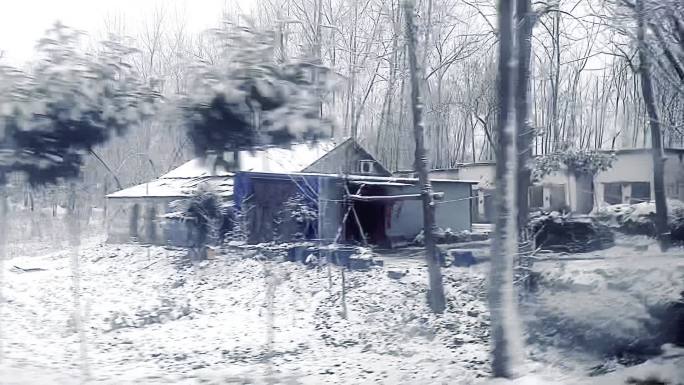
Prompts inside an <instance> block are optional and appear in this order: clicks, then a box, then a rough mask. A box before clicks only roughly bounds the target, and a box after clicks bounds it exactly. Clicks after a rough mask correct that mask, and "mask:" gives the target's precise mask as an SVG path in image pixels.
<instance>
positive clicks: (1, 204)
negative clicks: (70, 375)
mask: <svg viewBox="0 0 684 385" xmlns="http://www.w3.org/2000/svg"><path fill="white" fill-rule="evenodd" d="M5 189H6V187H5V174H4V173H3V172H2V171H0V322H2V304H3V303H4V302H5V300H4V297H3V296H2V287H3V286H4V282H3V281H4V271H5V258H6V254H7V238H8V237H7V229H9V226H8V225H7V221H8V220H9V218H10V216H9V215H8V212H7V211H8V204H7V192H6V190H5ZM3 341H4V337H3V330H2V326H1V325H0V364H2V361H3V358H4V356H5V347H4V344H3Z"/></svg>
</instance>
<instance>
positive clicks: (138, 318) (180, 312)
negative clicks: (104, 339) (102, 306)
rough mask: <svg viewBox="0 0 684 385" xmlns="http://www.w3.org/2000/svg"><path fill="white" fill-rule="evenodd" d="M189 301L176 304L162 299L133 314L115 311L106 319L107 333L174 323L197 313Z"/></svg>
mask: <svg viewBox="0 0 684 385" xmlns="http://www.w3.org/2000/svg"><path fill="white" fill-rule="evenodd" d="M195 311H196V309H194V308H193V307H192V306H191V305H190V302H189V301H186V302H182V303H176V302H175V301H173V300H171V299H167V298H162V299H161V301H160V303H159V304H156V305H153V306H152V307H151V308H139V309H136V310H135V311H133V312H130V313H129V312H125V311H113V312H112V313H111V314H109V316H107V317H105V319H104V322H105V324H106V326H105V331H108V332H110V331H114V330H118V329H124V328H141V327H144V326H147V325H152V324H159V323H164V322H167V321H174V320H177V319H179V318H182V317H185V316H188V315H190V314H191V313H193V312H195Z"/></svg>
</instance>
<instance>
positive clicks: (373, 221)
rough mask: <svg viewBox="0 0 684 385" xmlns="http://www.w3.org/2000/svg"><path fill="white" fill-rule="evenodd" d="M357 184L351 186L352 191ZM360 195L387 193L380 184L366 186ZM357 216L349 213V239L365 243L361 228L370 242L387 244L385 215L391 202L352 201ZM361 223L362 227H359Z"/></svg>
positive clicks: (347, 225) (347, 236)
mask: <svg viewBox="0 0 684 385" xmlns="http://www.w3.org/2000/svg"><path fill="white" fill-rule="evenodd" d="M355 190H356V188H355V186H351V188H350V191H355ZM360 195H367V196H369V195H372V196H382V195H386V193H385V190H384V189H383V188H382V187H380V186H364V187H363V189H362V190H361V193H360ZM351 204H352V205H353V207H354V211H356V214H357V215H358V222H357V218H356V217H355V216H354V213H353V212H350V213H349V216H348V217H347V221H346V222H345V234H346V239H347V241H352V242H358V243H363V237H362V236H361V229H363V233H364V234H365V236H366V241H367V242H368V243H370V244H374V245H379V246H385V245H386V244H387V233H386V232H385V216H386V213H387V210H388V207H391V206H389V205H391V203H389V202H386V201H375V202H360V201H354V202H352V203H351ZM359 225H360V226H361V229H359Z"/></svg>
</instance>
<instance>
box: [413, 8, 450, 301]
mask: <svg viewBox="0 0 684 385" xmlns="http://www.w3.org/2000/svg"><path fill="white" fill-rule="evenodd" d="M404 16H405V19H406V39H407V40H408V58H409V67H410V73H411V105H412V111H413V133H414V136H415V140H416V148H415V170H416V172H417V173H418V180H419V183H420V186H421V194H422V197H423V199H422V200H423V233H424V234H425V258H426V260H427V265H428V275H429V283H430V289H429V293H428V299H429V303H430V308H431V309H432V311H433V312H435V313H442V312H444V309H445V307H446V299H445V297H444V285H443V283H442V273H441V271H440V260H439V255H438V253H437V245H436V244H435V237H434V230H435V202H434V196H433V194H432V185H431V184H430V179H429V178H428V157H427V150H426V149H425V136H424V127H423V105H422V101H421V99H420V79H422V72H421V70H420V68H419V67H418V60H417V58H416V45H417V44H416V40H417V39H416V25H415V22H414V3H413V1H412V0H405V1H404Z"/></svg>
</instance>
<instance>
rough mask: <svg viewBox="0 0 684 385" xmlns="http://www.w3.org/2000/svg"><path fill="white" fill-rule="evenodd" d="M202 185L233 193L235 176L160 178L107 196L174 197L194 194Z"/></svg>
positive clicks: (218, 191)
mask: <svg viewBox="0 0 684 385" xmlns="http://www.w3.org/2000/svg"><path fill="white" fill-rule="evenodd" d="M200 187H206V188H207V189H209V190H211V191H214V192H216V193H217V194H218V195H221V196H230V195H232V194H233V178H232V177H230V176H225V177H201V178H159V179H156V180H153V181H150V182H148V183H142V184H139V185H136V186H133V187H129V188H126V189H123V190H121V191H117V192H115V193H112V194H109V195H107V198H145V197H149V198H174V197H186V196H190V195H192V194H193V193H194V192H195V191H197V189H199V188H200Z"/></svg>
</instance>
